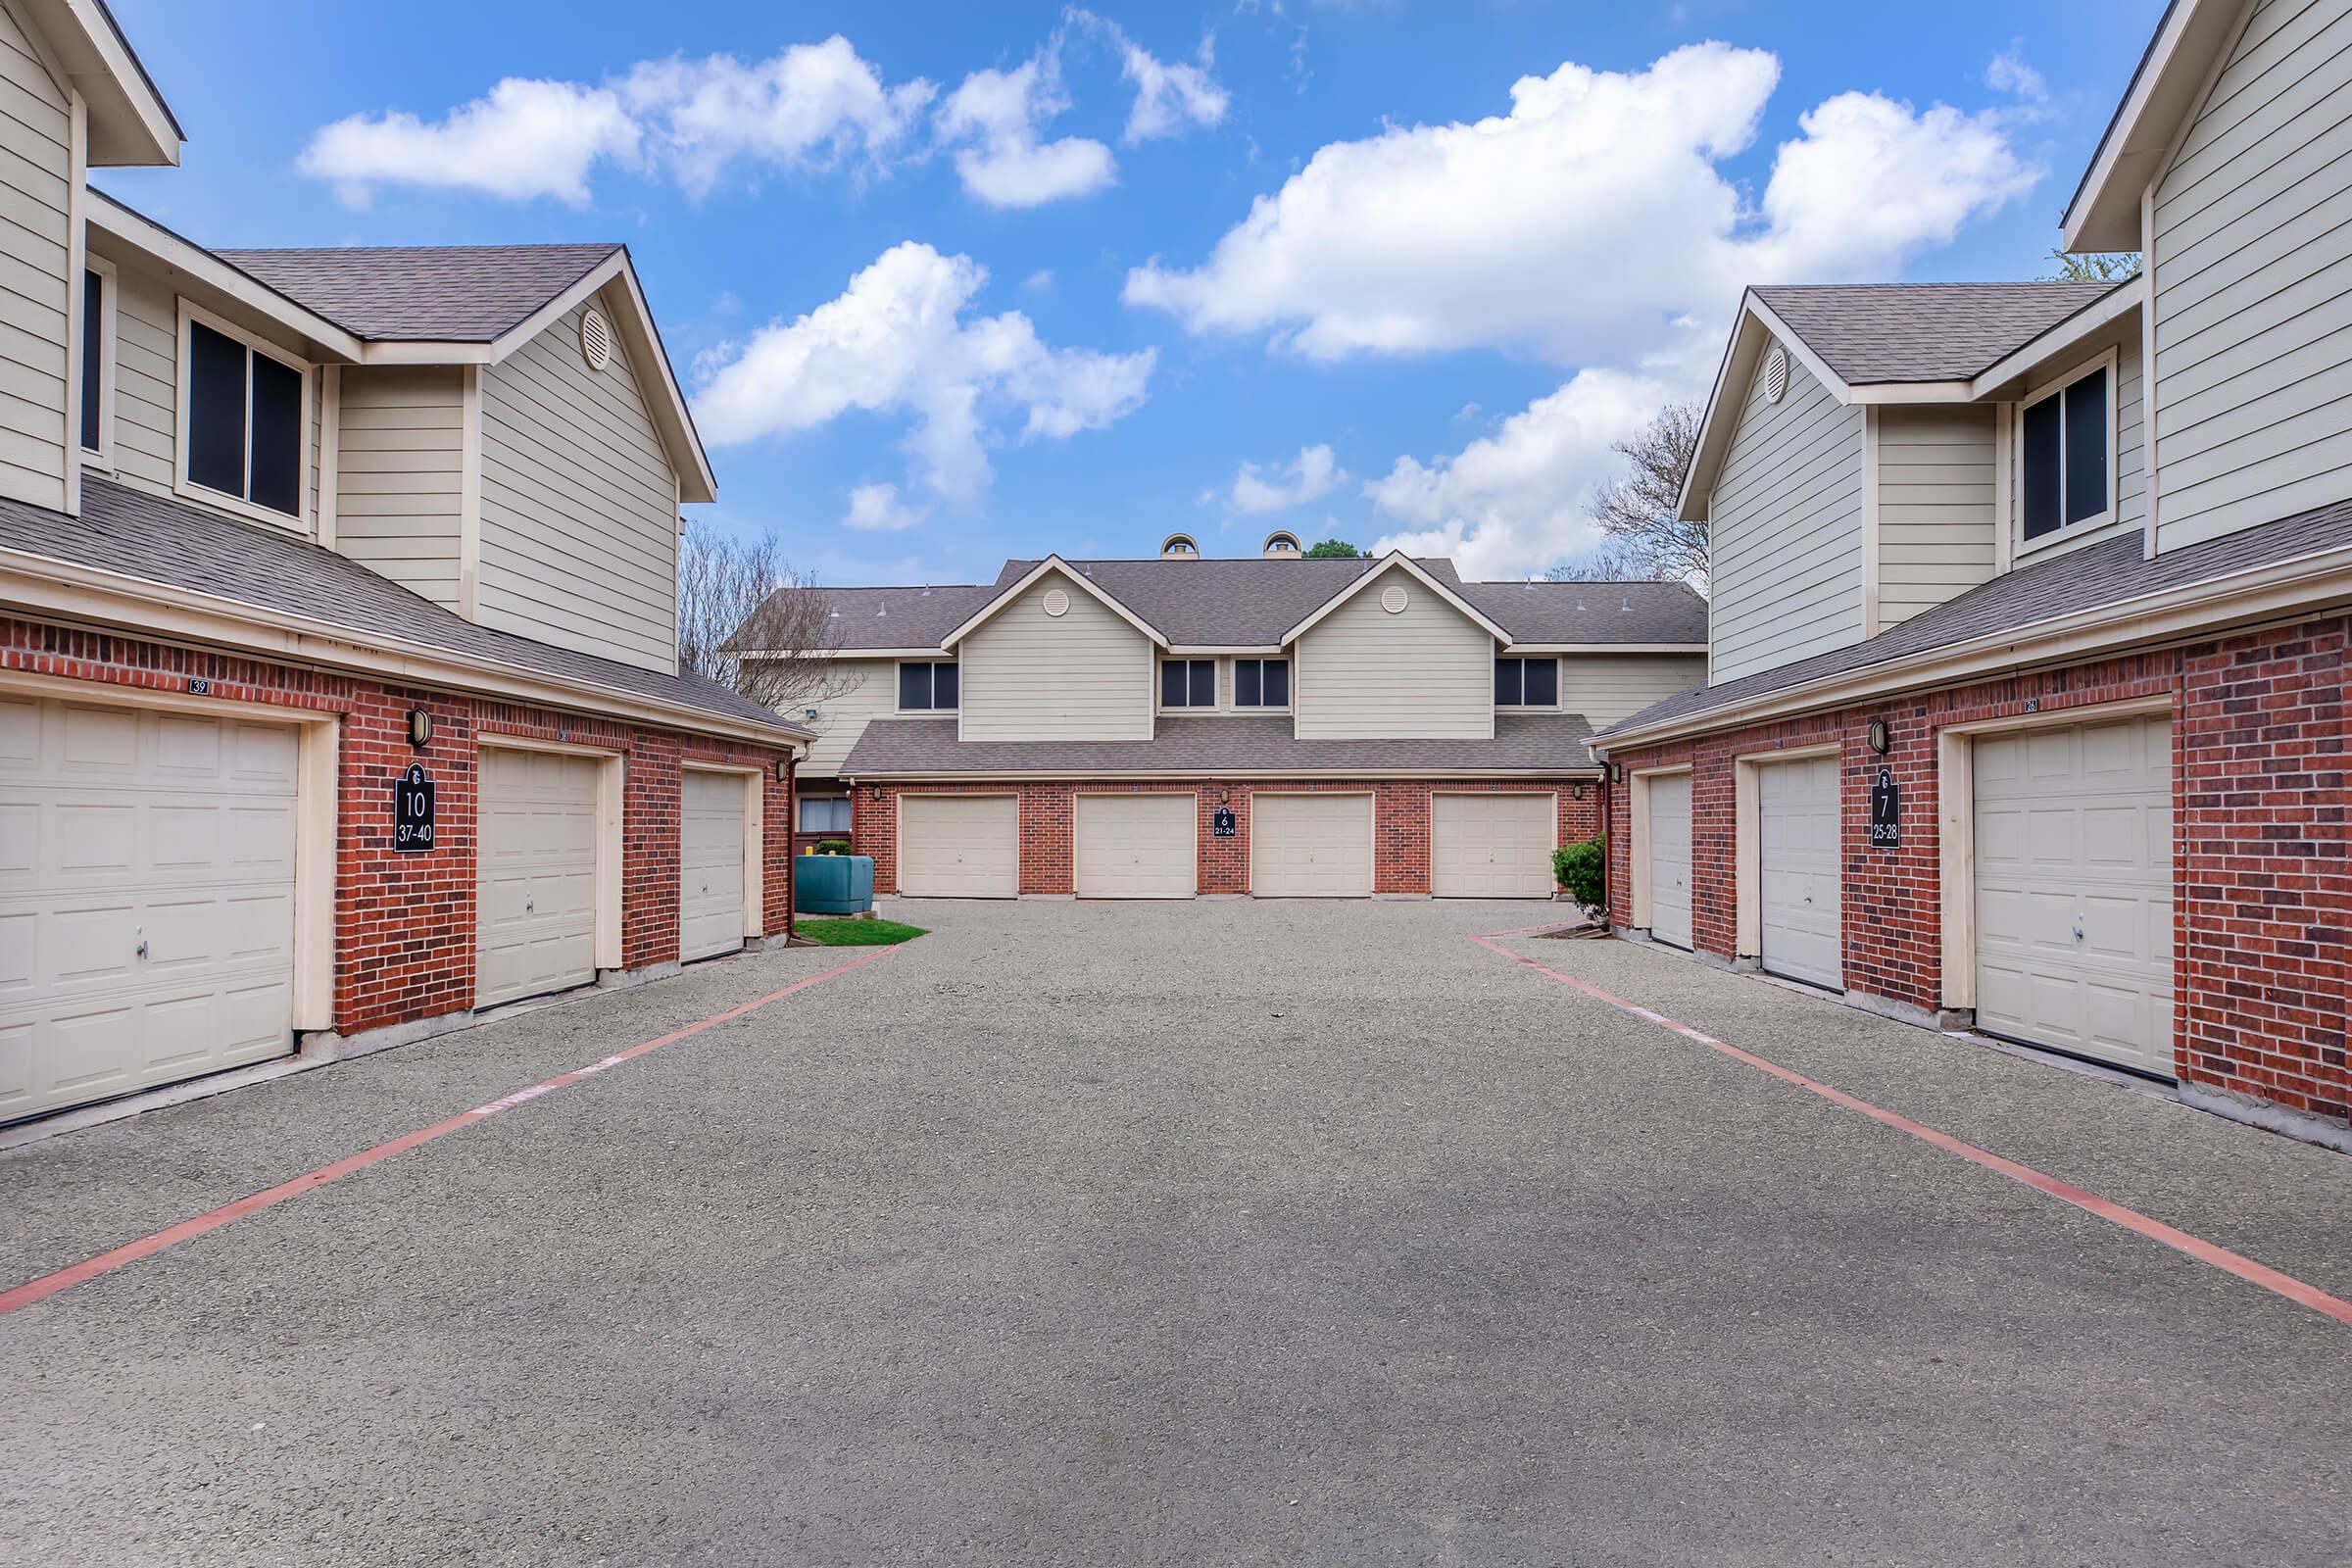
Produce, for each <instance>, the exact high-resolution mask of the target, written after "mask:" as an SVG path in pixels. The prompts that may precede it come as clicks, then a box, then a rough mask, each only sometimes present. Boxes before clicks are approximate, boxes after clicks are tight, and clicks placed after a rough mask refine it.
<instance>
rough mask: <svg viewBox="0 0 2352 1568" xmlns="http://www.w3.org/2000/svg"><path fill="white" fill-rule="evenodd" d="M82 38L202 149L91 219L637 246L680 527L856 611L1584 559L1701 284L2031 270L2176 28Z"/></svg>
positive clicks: (1765, 24) (139, 14)
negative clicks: (942, 597) (918, 590)
mask: <svg viewBox="0 0 2352 1568" xmlns="http://www.w3.org/2000/svg"><path fill="white" fill-rule="evenodd" d="M114 4H115V9H116V12H117V14H118V16H119V17H120V19H121V20H122V22H123V26H124V28H125V30H126V31H127V32H128V33H129V35H130V37H131V39H132V41H133V43H134V45H135V46H136V47H137V48H138V49H139V50H140V52H141V55H142V57H143V58H144V59H145V61H146V63H147V65H148V68H149V70H150V71H151V72H152V73H154V75H155V76H156V78H157V80H158V82H159V83H160V84H161V86H162V87H163V89H164V92H165V94H166V95H167V97H169V98H170V100H171V101H172V106H173V108H174V109H175V110H176V111H177V113H178V115H179V117H180V119H181V121H182V123H184V124H185V126H186V127H187V130H188V134H189V137H190V140H189V143H188V146H187V148H186V151H185V161H184V165H183V167H182V168H181V169H179V170H177V171H153V172H149V171H112V172H103V173H102V174H101V175H100V176H99V178H100V182H101V183H103V184H104V185H106V186H107V187H108V189H110V190H111V191H113V192H114V193H115V194H117V195H119V196H121V197H123V199H124V200H126V201H129V202H130V203H132V204H133V205H134V206H137V207H139V208H141V209H142V210H144V211H147V212H149V213H151V214H153V215H154V216H155V217H157V218H159V219H160V220H162V221H165V222H167V223H169V224H171V225H172V226H173V227H175V228H179V229H181V230H182V231H183V232H186V233H188V234H190V235H191V236H193V237H195V238H198V239H200V240H203V241H205V242H207V243H211V244H216V245H296V244H314V245H315V244H361V243H367V244H400V243H468V242H486V241H518V240H560V239H607V238H613V239H620V240H624V241H626V242H627V243H628V245H629V246H630V248H631V250H632V252H633V253H634V255H635V258H636V263H637V267H638V269H639V270H640V272H641V274H642V275H643V277H644V280H645V283H646V287H647V289H648V292H649V294H650V296H651V298H652V301H653V305H654V309H655V312H656V314H657V316H658V317H659V318H660V320H661V323H662V329H663V332H664V333H665V335H666V338H667V341H668V344H669V347H670V351H671V353H672V355H673V357H674V358H675V359H676V361H677V362H678V367H679V371H680V374H681V376H682V377H684V378H685V379H686V380H687V381H688V383H689V387H690V390H691V391H693V393H694V394H695V396H696V399H697V409H698V418H699V419H700V420H701V423H702V426H703V429H704V433H705V436H706V439H707V440H708V441H709V442H710V444H711V457H712V461H713V464H714V466H716V469H717V472H718V476H719V488H720V501H719V503H718V505H717V506H715V507H713V508H707V509H701V510H702V511H703V512H704V513H706V514H708V515H710V516H711V519H712V520H713V521H714V522H716V523H718V524H719V525H720V526H722V527H725V528H728V529H733V530H741V531H745V532H759V531H764V530H773V531H774V532H775V533H776V534H778V535H779V536H780V538H781V539H782V540H783V542H784V545H785V549H786V553H787V555H788V556H789V557H790V559H791V560H792V561H793V562H794V563H795V564H798V565H801V566H803V567H805V568H809V569H812V570H814V571H815V572H816V573H817V574H818V576H819V577H820V578H821V580H824V581H829V582H835V583H845V584H846V583H855V582H864V581H926V580H930V581H952V580H973V579H985V578H987V577H989V576H991V575H993V574H994V571H995V568H996V564H997V563H998V562H1000V561H1001V560H1002V559H1004V558H1005V556H1007V555H1030V556H1034V555H1039V554H1042V553H1044V552H1046V551H1048V550H1059V551H1060V552H1061V553H1063V554H1065V555H1080V554H1088V555H1140V554H1149V553H1150V552H1151V551H1152V549H1153V548H1155V546H1156V545H1157V542H1158V540H1159V538H1160V537H1161V536H1162V535H1163V534H1164V533H1166V532H1168V531H1170V530H1172V529H1177V528H1182V529H1185V530H1187V531H1190V532H1192V533H1194V534H1195V535H1196V536H1197V537H1198V538H1200V539H1201V543H1202V544H1203V546H1204V547H1205V548H1206V549H1207V550H1208V552H1209V553H1211V554H1219V555H1223V554H1250V553H1254V551H1255V550H1256V547H1257V544H1258V541H1259V540H1260V539H1261V538H1262V537H1263V535H1264V534H1265V533H1266V532H1267V531H1268V530H1270V529H1271V528H1274V527H1278V526H1279V527H1289V528H1292V529H1295V530H1297V531H1299V533H1301V534H1303V535H1305V536H1306V537H1308V538H1309V539H1310V540H1311V539H1313V538H1317V537H1322V536H1325V535H1329V534H1335V533H1336V534H1338V535H1340V536H1342V537H1345V538H1348V539H1351V540H1353V541H1355V542H1357V543H1358V544H1366V545H1368V544H1371V543H1372V542H1374V541H1375V540H1384V539H1385V540H1394V541H1397V542H1400V543H1403V544H1406V545H1407V546H1408V547H1411V548H1414V549H1417V550H1422V551H1444V552H1448V553H1451V554H1453V555H1455V556H1456V557H1457V558H1458V559H1459V560H1460V561H1461V562H1462V564H1463V566H1464V568H1465V570H1466V571H1468V572H1470V573H1471V574H1474V575H1483V576H1496V577H1500V576H1513V575H1524V574H1526V573H1528V572H1531V571H1535V570H1538V569H1540V568H1541V567H1542V566H1543V565H1544V564H1548V563H1550V562H1552V561H1555V560H1560V559H1564V558H1566V557H1568V556H1572V555H1574V554H1576V553H1577V552H1579V551H1581V550H1583V549H1586V548H1589V545H1590V542H1591V541H1590V535H1589V533H1588V531H1587V530H1586V528H1585V526H1584V524H1583V522H1582V517H1581V514H1582V503H1583V500H1584V498H1585V496H1586V495H1588V494H1589V493H1590V491H1591V489H1592V487H1593V484H1594V483H1595V482H1597V481H1598V480H1599V479H1600V478H1601V477H1603V476H1605V475H1606V473H1607V472H1608V471H1609V469H1610V466H1611V465H1610V459H1609V455H1608V451H1607V448H1608V443H1609V441H1610V440H1612V439H1614V438H1615V437H1617V436H1619V435H1621V434H1623V433H1625V432H1626V431H1627V430H1628V429H1630V428H1631V427H1632V426H1634V425H1636V424H1638V423H1639V422H1640V419H1641V417H1642V415H1643V413H1644V412H1646V411H1647V410H1648V409H1651V408H1654V407H1655V405H1656V404H1657V402H1659V401H1660V400H1662V399H1664V398H1667V397H1672V396H1680V395H1691V394H1692V393H1694V392H1698V391H1703V388H1704V385H1705V382H1706V379H1707V378H1708V376H1709V375H1711V373H1712V370H1713V368H1714V364H1715V360H1716V357H1717V355H1718V354H1719V352H1720V349H1721V345H1722V341H1723V338H1724V335H1725V332H1726V331H1727V329H1728V326H1729V315H1730V311H1731V309H1732V307H1733V306H1734V304H1735V303H1736V301H1737V297H1738V288H1739V286H1740V283H1742V282H1747V281H1765V280H1779V281H1803V280H1835V279H1846V278H1861V279H1886V278H1905V279H1938V278H2002V277H2024V276H2034V275H2038V274H2039V273H2041V272H2042V271H2044V270H2046V269H2047V266H2048V263H2047V261H2046V259H2045V253H2046V251H2047V250H2048V248H2049V246H2050V245H2051V243H2052V242H2053V240H2054V237H2055V229H2056V221H2057V215H2058V212H2059V210H2060V209H2061V208H2062V207H2063V206H2064V204H2065V200H2066V197H2067V195H2068V194H2069V193H2070V192H2071V190H2072V188H2073V185H2074V181H2075V180H2076V178H2077V177H2078V176H2079V175H2080V173H2081V172H2082V167H2083V165H2084V163H2085V161H2086V160H2087V158H2088V157H2089V154H2090V152H2091V149H2092V147H2093V145H2094V143H2095V142H2096V139H2097V136H2098V133H2099V131H2100V130H2101V129H2102V128H2103V126H2104V125H2105V123H2106V120H2107V117H2108V115H2109V114H2110V112H2111V111H2112V109H2113V106H2114V102H2115V99H2116V98H2117V96H2118V95H2119V94H2120V93H2121V92H2122V90H2123V87H2124V84H2125V82H2126V81H2127V79H2128V78H2129V76H2130V73H2131V68H2132V65H2133V64H2134V63H2135V62H2136V60H2137V58H2138V56H2139V53H2140V51H2141V49H2142V48H2143V47H2144V46H2145V44H2146V41H2147V36H2148V33H2149V31H2150V29H2151V28H2152V27H2153V26H2154V25H2155V22H2156V19H2157V16H2158V14H2159V12H2160V11H2161V9H2162V5H2161V0H2068V3H2067V4H2064V5H2059V6H2051V5H2048V4H2047V3H2046V0H2045V3H2041V4H2033V5H2027V4H2011V3H2007V0H1975V3H1972V4H1969V5H1965V6H1932V7H1931V6H1920V7H1911V6H1900V7H1898V6H1889V5H1887V4H1885V3H1884V0H1878V3H1874V4H1843V3H1838V4H1833V3H1828V0H1822V3H1816V4H1764V3H1757V0H1749V3H1740V0H1682V3H1679V4H1644V3H1641V0H1630V3H1625V4H1618V5H1586V4H1542V3H1537V0H1453V3H1451V4H1447V5H1438V4H1434V3H1423V0H1354V3H1351V4H1350V3H1335V0H1326V3H1317V0H1279V3H1277V0H1245V3H1243V4H1240V5H1238V6H1236V5H1230V4H1229V5H1225V6H1212V7H1202V8H1196V7H1191V6H1181V5H1169V4H1158V5H1153V6H1152V7H1149V8H1145V7H1122V6H1120V5H1117V4H1114V3H1108V0H1105V3H1101V4H1097V5H1095V6H1093V7H1091V8H1087V9H1083V10H1081V9H1076V8H1065V7H1063V6H1059V5H1041V4H1018V5H1015V4H981V3H973V4H967V5H963V6H957V7H939V6H931V5H919V6H918V5H899V4H891V3H888V0H869V3H867V4H863V5H855V6H853V5H833V4H806V5H795V6H791V7H785V6H780V5H775V4H772V3H770V4H755V3H748V0H747V3H734V4H712V3H696V4H689V5H671V6H648V5H644V4H642V3H617V0H570V3H566V4H562V5H540V4H533V3H527V0H514V3H510V4H500V5H486V4H482V3H481V0H470V3H466V4H455V3H444V0H408V3H406V4H403V5H401V6H398V7H382V6H319V5H317V4H316V3H315V0H241V3H229V0H222V3H221V4H217V5H207V6H202V7H195V6H187V5H185V4H182V3H180V0H114ZM1514 84H1520V85H1519V86H1518V87H1517V90H1516V91H1514Z"/></svg>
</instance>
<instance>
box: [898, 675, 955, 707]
mask: <svg viewBox="0 0 2352 1568" xmlns="http://www.w3.org/2000/svg"><path fill="white" fill-rule="evenodd" d="M955 706H956V666H955V665H954V664H901V665H900V666H899V707H900V709H901V710H902V711H907V712H930V711H935V710H938V709H952V708H954V707H955Z"/></svg>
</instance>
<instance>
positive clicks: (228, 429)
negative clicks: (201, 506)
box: [179, 301, 311, 522]
mask: <svg viewBox="0 0 2352 1568" xmlns="http://www.w3.org/2000/svg"><path fill="white" fill-rule="evenodd" d="M179 342H180V372H179V406H180V414H181V417H180V420H179V431H180V436H179V487H180V488H181V489H182V490H187V491H192V492H195V493H196V494H197V495H198V496H199V497H200V498H201V499H203V500H208V501H211V502H213V503H215V504H216V505H224V506H226V507H227V508H228V509H229V510H230V511H232V512H243V513H246V514H248V515H254V516H258V517H261V518H262V519H264V520H265V521H270V522H285V521H289V520H297V521H298V520H301V519H302V518H303V517H304V516H305V515H307V513H308V510H309V509H308V507H307V506H306V504H305V497H304V494H303V491H304V489H305V470H306V469H307V467H308V466H309V457H310V451H309V447H310V417H311V409H310V404H311V386H310V367H309V366H308V365H305V364H304V363H303V362H302V361H300V360H297V359H295V358H294V357H293V356H291V355H289V354H287V353H285V352H284V351H283V350H281V349H278V348H276V347H274V346H272V345H270V344H269V343H265V342H264V341H262V340H261V339H260V338H257V337H255V336H253V335H252V334H250V333H246V332H241V331H239V330H237V329H236V328H235V327H233V326H230V325H229V324H228V323H227V322H226V321H222V320H220V319H216V318H211V317H205V316H200V315H199V314H198V313H197V312H195V311H194V310H193V308H192V307H190V306H189V305H188V304H187V303H186V302H185V301H182V302H181V304H180V335H179Z"/></svg>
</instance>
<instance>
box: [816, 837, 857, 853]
mask: <svg viewBox="0 0 2352 1568" xmlns="http://www.w3.org/2000/svg"><path fill="white" fill-rule="evenodd" d="M816 853H817V854H819V855H847V854H849V853H850V841H849V840H848V839H818V840H817V841H816Z"/></svg>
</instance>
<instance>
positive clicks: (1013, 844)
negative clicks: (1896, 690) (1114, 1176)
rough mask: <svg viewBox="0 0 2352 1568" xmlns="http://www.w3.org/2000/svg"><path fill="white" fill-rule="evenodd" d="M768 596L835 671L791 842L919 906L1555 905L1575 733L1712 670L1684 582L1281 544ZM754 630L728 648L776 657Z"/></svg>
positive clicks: (1584, 794) (1581, 826)
mask: <svg viewBox="0 0 2352 1568" xmlns="http://www.w3.org/2000/svg"><path fill="white" fill-rule="evenodd" d="M784 592H785V593H786V594H800V593H816V594H821V595H822V597H823V601H824V604H825V607H826V620H827V623H828V625H829V626H830V627H831V628H832V634H831V635H830V636H829V637H828V639H827V646H826V647H825V648H823V649H822V650H819V652H820V653H821V654H822V655H823V656H824V657H825V658H826V659H828V660H831V661H833V662H836V663H837V664H838V665H839V666H840V668H841V671H842V678H841V679H838V680H836V681H834V682H832V683H831V685H830V686H829V687H828V689H827V695H826V696H825V697H824V699H823V700H822V701H820V702H816V703H813V704H811V705H810V707H809V709H808V710H807V711H805V712H800V713H798V715H797V716H800V717H802V718H804V719H805V720H806V721H807V722H808V723H809V725H810V727H811V728H813V729H814V731H815V732H816V739H815V741H814V743H813V745H812V747H811V749H810V753H809V760H808V764H807V769H806V773H805V776H804V778H803V780H802V789H801V812H802V815H801V820H800V826H801V829H802V833H801V837H802V839H803V841H804V842H810V841H813V840H816V839H819V838H825V837H841V838H848V839H850V840H852V841H853V843H854V844H855V846H856V848H857V850H858V853H859V854H865V855H871V856H872V857H873V858H874V862H875V886H876V887H877V889H879V890H880V891H883V892H893V891H895V892H898V893H902V894H907V895H912V896H938V897H970V898H1014V897H1071V896H1074V897H1079V898H1165V899H1184V898H1193V897H1196V896H1218V895H1232V896H1242V895H1253V896H1256V897H1260V898H1282V897H1331V898H1367V897H1380V896H1396V897H1430V896H1435V897H1439V898H1446V897H1474V898H1549V897H1550V896H1551V894H1552V891H1553V887H1552V869H1551V852H1552V851H1553V849H1555V848H1556V847H1558V846H1561V845H1564V844H1571V843H1578V842H1582V841H1584V840H1587V839H1590V838H1592V837H1593V836H1594V835H1595V834H1596V833H1597V832H1598V830H1599V826H1600V813H1601V803H1600V795H1601V791H1600V774H1599V769H1598V767H1597V765H1596V764H1595V762H1594V760H1593V757H1592V756H1591V754H1590V752H1589V750H1588V749H1587V745H1586V742H1587V740H1588V737H1589V736H1590V735H1591V733H1592V730H1593V726H1594V725H1595V724H1597V723H1606V722H1609V721H1611V720H1613V719H1615V718H1618V717H1622V716H1623V715H1625V714H1628V713H1631V712H1632V711H1635V710H1636V709H1639V708H1642V707H1643V706H1645V705H1647V704H1648V703H1649V702H1651V701H1652V700H1654V699H1655V698H1657V697H1660V696H1663V695H1665V694H1666V693H1669V692H1672V691H1676V690H1679V689H1682V688H1684V687H1687V686H1689V685H1690V684H1691V682H1692V681H1693V680H1695V679H1697V678H1698V677H1699V675H1700V674H1701V672H1702V671H1703V669H1704V664H1705V647H1706V643H1705V636H1706V607H1705V604H1704V602H1703V601H1701V600H1700V599H1699V597H1698V596H1697V595H1696V594H1694V593H1692V592H1691V590H1690V589H1689V588H1687V587H1685V586H1683V585H1681V584H1679V583H1672V584H1670V583H1594V582H1581V583H1579V582H1465V581H1463V580H1462V579H1461V577H1460V576H1459V574H1458V573H1457V572H1456V571H1455V570H1454V568H1453V565H1452V564H1451V563H1450V562H1446V561H1444V560H1426V561H1417V560H1413V559H1410V558H1407V557H1405V556H1402V555H1390V556H1386V557H1383V558H1380V559H1378V560H1328V559H1326V560H1311V559H1307V558H1305V557H1304V556H1303V555H1302V554H1301V552H1300V550H1299V542H1298V540H1297V539H1296V537H1294V536H1293V535H1291V534H1289V533H1287V532H1283V533H1277V534H1275V535H1274V536H1273V537H1272V538H1270V539H1269V540H1268V541H1267V542H1266V546H1265V549H1264V552H1263V554H1262V555H1260V556H1259V557H1257V558H1254V559H1242V560H1222V559H1208V558H1205V557H1203V556H1202V555H1201V552H1200V550H1199V548H1198V546H1197V545H1196V543H1195V542H1194V541H1193V540H1192V539H1191V538H1190V537H1189V536H1186V535H1182V534H1179V535H1175V536H1173V537H1171V538H1170V539H1168V540H1167V541H1166V543H1165V544H1164V545H1163V546H1162V548H1161V550H1160V552H1159V554H1158V555H1157V556H1156V557H1154V558H1150V559H1142V560H1125V561H1065V560H1062V559H1061V558H1059V557H1058V556H1049V557H1048V558H1046V559H1045V560H1043V561H1008V562H1006V563H1005V566H1004V569H1003V570H1002V571H1001V572H999V574H998V575H997V578H996V580H995V581H993V582H990V583H978V584H956V585H932V586H929V587H911V588H830V587H828V588H822V589H807V590H804V589H787V590H785V591H784ZM776 618H778V619H782V620H797V619H798V618H799V617H794V616H779V617H776ZM759 624H760V617H755V618H754V620H753V621H752V622H751V623H750V624H749V625H748V626H747V628H746V631H745V632H744V633H743V634H741V637H740V639H739V640H740V641H741V642H742V647H741V649H740V651H741V652H743V653H744V654H745V655H746V657H749V658H754V659H756V658H757V657H758V656H759V655H760V653H762V652H768V653H777V652H780V651H777V650H761V649H760V648H758V647H757V646H756V644H757V641H758V627H759Z"/></svg>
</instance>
